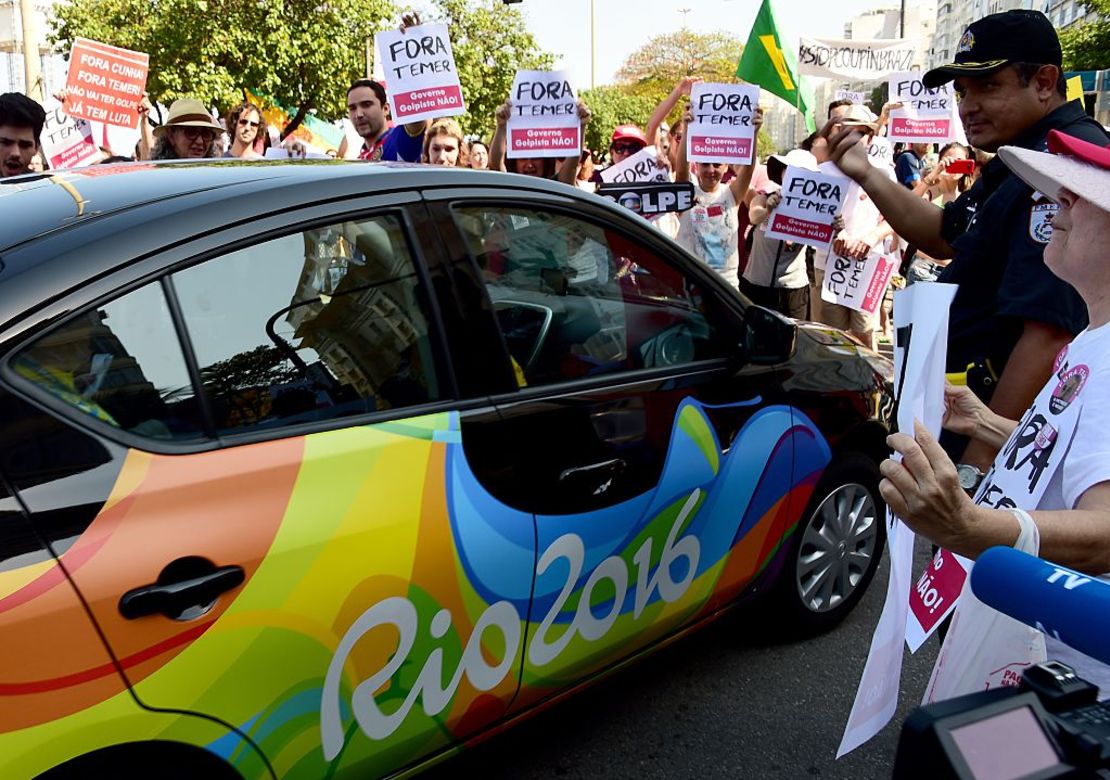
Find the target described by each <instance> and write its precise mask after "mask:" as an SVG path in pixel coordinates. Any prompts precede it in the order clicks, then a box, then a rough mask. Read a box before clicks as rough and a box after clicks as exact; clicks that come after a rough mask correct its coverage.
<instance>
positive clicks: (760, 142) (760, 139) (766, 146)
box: [755, 127, 778, 162]
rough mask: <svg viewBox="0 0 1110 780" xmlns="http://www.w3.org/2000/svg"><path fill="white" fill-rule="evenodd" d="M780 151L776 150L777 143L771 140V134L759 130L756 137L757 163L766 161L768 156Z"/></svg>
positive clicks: (761, 129)
mask: <svg viewBox="0 0 1110 780" xmlns="http://www.w3.org/2000/svg"><path fill="white" fill-rule="evenodd" d="M776 151H778V150H777V149H776V148H775V142H774V140H773V139H772V138H771V134H770V133H768V132H767V131H766V130H764V129H763V128H762V127H761V128H759V133H758V135H756V137H755V159H756V162H758V161H760V160H766V159H767V156H768V155H771V154H774V153H775V152H776Z"/></svg>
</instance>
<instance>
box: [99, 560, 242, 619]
mask: <svg viewBox="0 0 1110 780" xmlns="http://www.w3.org/2000/svg"><path fill="white" fill-rule="evenodd" d="M245 579H246V574H245V573H244V572H243V567H242V566H223V567H221V568H219V569H216V570H215V571H212V572H209V573H208V574H202V575H200V576H199V577H191V578H189V579H183V580H179V581H177V582H165V583H157V584H154V585H144V586H143V587H141V588H135V589H134V590H129V591H127V593H124V594H123V596H122V597H121V598H120V600H119V611H120V614H121V615H123V616H124V617H125V618H127V619H128V620H134V619H135V618H139V617H143V616H145V615H154V614H162V615H165V616H166V617H169V618H174V619H180V618H182V617H184V616H185V614H186V613H187V612H189V611H190V610H198V611H199V613H198V615H199V614H203V613H204V612H207V611H208V610H207V608H208V607H211V605H212V603H213V602H215V600H216V598H217V597H218V596H219V595H220V594H221V593H225V592H227V591H229V590H232V589H233V588H237V587H239V586H240V585H242V584H243V581H244V580H245Z"/></svg>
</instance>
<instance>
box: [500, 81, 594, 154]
mask: <svg viewBox="0 0 1110 780" xmlns="http://www.w3.org/2000/svg"><path fill="white" fill-rule="evenodd" d="M507 108H508V117H507V122H508V149H507V151H506V156H508V157H569V156H571V155H576V154H578V153H579V152H580V151H581V149H582V122H581V119H580V118H579V105H578V97H577V96H576V95H575V93H574V88H573V87H572V86H571V85H570V80H569V79H568V77H567V72H566V71H562V70H559V71H551V72H548V71H540V70H520V71H517V74H516V78H514V79H513V87H512V97H511V99H510V101H509V103H508V104H507Z"/></svg>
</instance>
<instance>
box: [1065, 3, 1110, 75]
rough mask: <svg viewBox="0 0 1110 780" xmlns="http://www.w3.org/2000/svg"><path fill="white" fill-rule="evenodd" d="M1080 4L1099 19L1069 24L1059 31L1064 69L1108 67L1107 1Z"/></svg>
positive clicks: (1109, 8) (1109, 11) (1109, 14)
mask: <svg viewBox="0 0 1110 780" xmlns="http://www.w3.org/2000/svg"><path fill="white" fill-rule="evenodd" d="M1083 6H1084V7H1085V9H1086V10H1088V11H1094V12H1096V13H1097V14H1099V16H1100V18H1099V19H1096V20H1095V21H1093V22H1083V23H1082V24H1076V25H1072V26H1071V27H1068V28H1067V29H1065V30H1062V31H1061V32H1060V48H1061V49H1063V52H1064V70H1102V69H1104V68H1110V18H1108V17H1110V0H1087V2H1085V3H1083Z"/></svg>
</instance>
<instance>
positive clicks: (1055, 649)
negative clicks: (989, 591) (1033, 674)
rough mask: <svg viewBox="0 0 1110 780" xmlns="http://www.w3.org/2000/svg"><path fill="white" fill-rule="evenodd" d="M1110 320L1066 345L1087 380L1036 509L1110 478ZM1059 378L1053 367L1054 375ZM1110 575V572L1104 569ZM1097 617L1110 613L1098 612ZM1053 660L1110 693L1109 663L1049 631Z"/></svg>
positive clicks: (1068, 502) (1069, 504)
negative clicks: (1063, 447)
mask: <svg viewBox="0 0 1110 780" xmlns="http://www.w3.org/2000/svg"><path fill="white" fill-rule="evenodd" d="M1108 357H1110V325H1103V326H1101V327H1098V328H1095V329H1094V330H1085V331H1083V332H1082V333H1080V334H1079V335H1078V336H1076V337H1075V340H1074V341H1072V343H1071V344H1070V345H1069V346H1068V348H1067V355H1066V357H1065V360H1066V361H1067V363H1068V369H1069V370H1075V368H1076V367H1077V366H1082V365H1085V366H1086V367H1087V369H1088V371H1089V372H1090V373H1089V374H1088V375H1087V381H1086V383H1085V384H1084V385H1083V392H1082V397H1083V406H1082V407H1080V410H1079V421H1078V422H1077V423H1076V427H1075V434H1074V435H1073V436H1072V440H1071V443H1070V445H1069V446H1068V450H1067V452H1065V453H1064V459H1063V460H1062V461H1061V462H1060V467H1059V468H1057V469H1056V471H1055V473H1053V475H1052V478H1051V479H1050V480H1049V482H1048V487H1046V488H1045V492H1044V495H1043V496H1041V501H1040V503H1039V504H1038V505H1037V509H1048V510H1052V509H1074V508H1075V505H1076V503H1077V502H1078V501H1079V499H1080V498H1082V496H1083V493H1085V492H1086V491H1087V490H1088V489H1089V488H1091V487H1093V486H1095V485H1097V484H1098V483H1100V482H1106V481H1108V480H1110V436H1107V435H1106V431H1108V430H1110V427H1108V426H1110V359H1108ZM1049 382H1050V383H1052V384H1054V385H1055V384H1057V383H1059V382H1060V379H1059V378H1058V377H1057V375H1056V373H1053V375H1052V377H1051V378H1050V379H1049ZM1102 579H1104V580H1110V574H1104V575H1102ZM1092 619H1110V617H1108V616H1101V615H1100V616H1094V615H1092ZM1045 647H1046V648H1047V650H1048V658H1049V660H1059V661H1063V662H1064V663H1066V664H1067V665H1068V666H1071V667H1073V668H1074V669H1075V671H1076V673H1077V674H1078V675H1079V676H1080V677H1083V678H1085V679H1087V680H1089V681H1090V682H1092V683H1094V684H1095V685H1097V686H1098V687H1099V688H1100V689H1101V692H1100V694H1099V697H1100V698H1105V697H1107V696H1110V666H1107V665H1106V664H1104V663H1102V662H1101V661H1096V660H1095V659H1093V658H1091V657H1090V656H1087V655H1083V654H1082V653H1080V652H1079V651H1078V650H1073V649H1072V648H1071V647H1068V646H1067V645H1065V644H1064V643H1062V642H1059V641H1057V640H1055V639H1053V638H1052V637H1050V636H1048V635H1046V636H1045Z"/></svg>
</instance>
